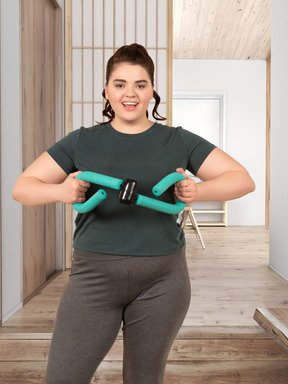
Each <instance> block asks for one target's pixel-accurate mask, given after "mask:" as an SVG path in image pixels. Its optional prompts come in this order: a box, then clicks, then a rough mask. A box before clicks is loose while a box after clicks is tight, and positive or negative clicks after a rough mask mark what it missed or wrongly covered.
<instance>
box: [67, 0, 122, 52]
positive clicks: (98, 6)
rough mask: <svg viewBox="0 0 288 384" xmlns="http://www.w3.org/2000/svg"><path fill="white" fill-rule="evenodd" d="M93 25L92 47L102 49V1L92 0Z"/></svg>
mask: <svg viewBox="0 0 288 384" xmlns="http://www.w3.org/2000/svg"><path fill="white" fill-rule="evenodd" d="M73 1H74V0H73ZM117 2H118V1H117ZM72 23H73V21H72ZM93 25H94V47H102V46H103V0H94V19H93Z"/></svg>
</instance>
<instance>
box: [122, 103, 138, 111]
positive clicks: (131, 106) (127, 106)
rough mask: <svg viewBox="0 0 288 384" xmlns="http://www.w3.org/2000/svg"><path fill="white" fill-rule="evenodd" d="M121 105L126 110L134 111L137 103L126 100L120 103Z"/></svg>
mask: <svg viewBox="0 0 288 384" xmlns="http://www.w3.org/2000/svg"><path fill="white" fill-rule="evenodd" d="M122 105H123V107H124V108H125V109H126V111H134V110H135V109H136V107H137V105H138V103H135V102H132V101H126V102H124V103H122Z"/></svg>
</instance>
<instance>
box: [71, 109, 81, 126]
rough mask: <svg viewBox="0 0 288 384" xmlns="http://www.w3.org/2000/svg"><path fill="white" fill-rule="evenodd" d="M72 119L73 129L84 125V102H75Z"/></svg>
mask: <svg viewBox="0 0 288 384" xmlns="http://www.w3.org/2000/svg"><path fill="white" fill-rule="evenodd" d="M72 121H73V126H72V127H71V129H72V131H75V129H78V128H80V127H81V125H82V104H76V103H74V104H73V105H72Z"/></svg>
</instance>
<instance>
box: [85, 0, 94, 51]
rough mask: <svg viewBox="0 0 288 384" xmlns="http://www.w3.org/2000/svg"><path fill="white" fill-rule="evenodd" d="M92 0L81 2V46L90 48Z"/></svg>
mask: <svg viewBox="0 0 288 384" xmlns="http://www.w3.org/2000/svg"><path fill="white" fill-rule="evenodd" d="M92 3H93V0H85V1H83V46H84V47H92V37H93V34H92V31H93V12H92V9H93V7H92Z"/></svg>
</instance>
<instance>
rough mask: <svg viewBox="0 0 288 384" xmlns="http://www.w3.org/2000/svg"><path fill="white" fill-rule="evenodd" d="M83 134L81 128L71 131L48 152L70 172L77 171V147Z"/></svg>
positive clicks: (64, 169) (65, 170)
mask: <svg viewBox="0 0 288 384" xmlns="http://www.w3.org/2000/svg"><path fill="white" fill-rule="evenodd" d="M80 135H81V128H80V129H77V130H76V131H73V132H71V133H69V134H68V135H67V136H65V137H64V138H63V139H61V140H59V141H58V142H57V143H55V144H54V145H53V146H52V147H50V148H49V149H48V150H47V152H48V153H49V155H50V156H51V157H52V158H53V159H54V160H55V161H56V163H57V164H58V165H59V166H60V167H61V168H62V169H63V171H64V172H66V173H67V175H68V174H69V173H72V172H75V171H77V169H76V167H75V160H74V159H75V149H76V146H77V143H78V140H79V137H80Z"/></svg>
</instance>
